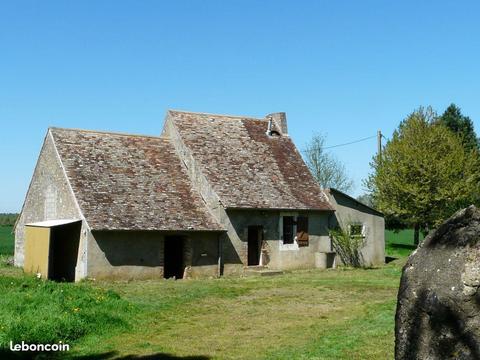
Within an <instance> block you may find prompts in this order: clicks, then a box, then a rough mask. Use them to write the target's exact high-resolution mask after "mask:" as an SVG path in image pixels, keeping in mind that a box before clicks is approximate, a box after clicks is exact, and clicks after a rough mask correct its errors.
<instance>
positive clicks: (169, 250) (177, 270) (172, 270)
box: [163, 236, 185, 279]
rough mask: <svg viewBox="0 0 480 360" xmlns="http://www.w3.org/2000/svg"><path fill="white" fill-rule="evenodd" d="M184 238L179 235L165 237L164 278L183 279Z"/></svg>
mask: <svg viewBox="0 0 480 360" xmlns="http://www.w3.org/2000/svg"><path fill="white" fill-rule="evenodd" d="M184 246H185V244H184V239H183V238H182V237H181V236H167V237H165V246H164V255H163V256H164V262H163V277H164V278H165V279H169V278H172V277H173V278H175V279H183V272H184V270H185V265H184V261H183V250H184Z"/></svg>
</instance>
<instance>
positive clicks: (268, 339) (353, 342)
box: [0, 261, 401, 359]
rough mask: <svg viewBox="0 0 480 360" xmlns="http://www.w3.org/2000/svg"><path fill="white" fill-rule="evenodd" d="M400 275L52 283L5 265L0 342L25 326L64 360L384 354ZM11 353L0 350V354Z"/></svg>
mask: <svg viewBox="0 0 480 360" xmlns="http://www.w3.org/2000/svg"><path fill="white" fill-rule="evenodd" d="M400 274H401V263H400V262H398V261H397V262H393V263H390V264H388V265H386V266H385V267H382V268H378V269H368V270H364V269H337V270H327V271H320V270H308V271H295V272H291V273H286V274H284V275H279V276H272V277H248V278H221V279H210V280H182V281H173V280H168V281H165V280H155V281H153V280H152V281H132V282H82V283H80V284H58V283H52V282H46V283H45V282H42V281H38V280H36V279H32V278H29V277H25V276H24V275H23V274H22V272H21V270H19V269H13V268H12V267H8V266H5V265H3V266H2V267H0V280H1V281H0V291H2V293H3V294H2V297H1V298H0V342H2V340H3V342H4V343H5V341H9V340H8V337H15V336H16V335H15V334H19V333H21V332H22V331H27V330H25V329H29V326H30V327H34V328H35V331H33V330H31V331H29V332H28V333H29V334H30V335H29V336H30V339H32V340H34V339H35V337H36V336H37V337H40V338H44V339H45V338H50V339H58V340H60V339H64V340H65V341H69V342H70V344H71V345H72V347H71V349H72V351H70V353H69V354H68V355H69V356H70V357H86V358H90V357H92V356H96V357H95V358H97V359H110V358H115V357H124V356H138V357H140V356H146V358H149V359H150V358H151V359H156V358H161V359H181V358H188V359H392V358H393V344H394V335H393V331H394V312H395V304H396V295H397V290H398V284H399V278H400ZM2 287H3V288H2ZM117 294H118V296H117ZM75 309H77V310H75ZM95 314H98V316H95ZM77 328H78V331H77V332H75V331H74V330H75V329H77ZM22 329H23V330H22ZM67 330H68V331H67ZM2 331H3V334H4V335H3V338H2ZM65 332H66V333H67V334H68V336H69V337H67V336H66V335H65V334H64V333H65ZM5 334H8V335H5ZM52 334H53V335H52ZM10 354H11V353H10V352H9V351H8V350H4V351H3V353H2V350H0V357H1V358H2V359H3V358H5V357H6V356H7V355H8V356H10ZM147 356H152V357H147Z"/></svg>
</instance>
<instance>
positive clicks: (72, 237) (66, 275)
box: [48, 222, 82, 281]
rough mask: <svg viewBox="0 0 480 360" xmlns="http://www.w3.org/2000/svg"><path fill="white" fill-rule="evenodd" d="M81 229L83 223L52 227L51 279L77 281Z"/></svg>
mask: <svg viewBox="0 0 480 360" xmlns="http://www.w3.org/2000/svg"><path fill="white" fill-rule="evenodd" d="M81 227H82V223H81V222H76V223H71V224H65V225H61V226H54V227H52V229H51V233H50V264H49V276H48V277H49V279H52V280H56V281H75V268H76V267H77V258H78V247H79V245H80V231H81Z"/></svg>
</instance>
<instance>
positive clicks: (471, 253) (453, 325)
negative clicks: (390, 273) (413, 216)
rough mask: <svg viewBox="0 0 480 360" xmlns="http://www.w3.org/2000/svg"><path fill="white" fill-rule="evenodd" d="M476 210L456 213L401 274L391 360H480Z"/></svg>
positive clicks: (479, 259) (478, 224)
mask: <svg viewBox="0 0 480 360" xmlns="http://www.w3.org/2000/svg"><path fill="white" fill-rule="evenodd" d="M479 286H480V210H479V209H477V208H476V207H474V206H470V207H468V208H466V209H464V210H461V211H459V212H457V213H456V214H455V215H453V216H452V217H451V218H450V219H448V220H447V221H446V222H445V223H443V224H442V225H441V226H440V227H439V228H438V229H437V230H436V231H435V232H433V233H432V234H431V235H429V236H427V237H426V238H425V240H424V241H423V243H422V244H421V245H420V247H419V248H418V249H417V250H416V251H415V252H414V253H413V254H412V255H411V256H410V257H409V259H408V261H407V263H406V265H405V267H404V268H403V274H402V280H401V283H400V289H399V292H398V302H397V314H396V317H395V359H397V360H400V359H480V290H478V288H479Z"/></svg>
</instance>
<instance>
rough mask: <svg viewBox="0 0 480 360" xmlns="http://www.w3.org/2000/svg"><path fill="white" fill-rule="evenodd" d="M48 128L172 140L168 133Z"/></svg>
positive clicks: (51, 128)
mask: <svg viewBox="0 0 480 360" xmlns="http://www.w3.org/2000/svg"><path fill="white" fill-rule="evenodd" d="M48 130H49V131H50V130H66V131H77V132H85V133H93V134H109V135H120V136H135V137H144V138H153V139H160V140H170V138H169V137H168V136H166V135H160V136H155V135H142V134H132V133H127V132H121V131H106V130H90V129H79V128H63V127H58V126H49V127H48Z"/></svg>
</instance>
